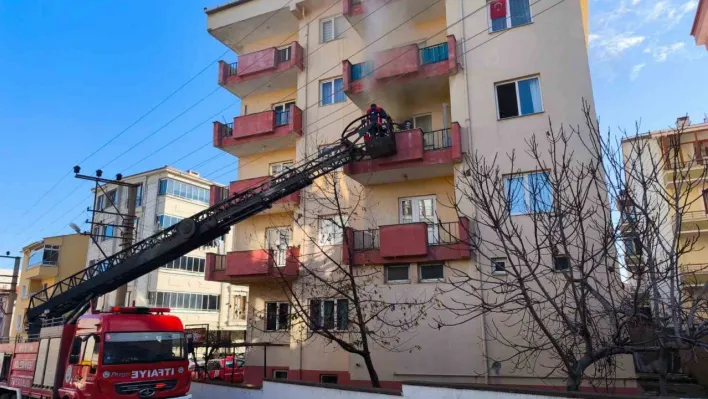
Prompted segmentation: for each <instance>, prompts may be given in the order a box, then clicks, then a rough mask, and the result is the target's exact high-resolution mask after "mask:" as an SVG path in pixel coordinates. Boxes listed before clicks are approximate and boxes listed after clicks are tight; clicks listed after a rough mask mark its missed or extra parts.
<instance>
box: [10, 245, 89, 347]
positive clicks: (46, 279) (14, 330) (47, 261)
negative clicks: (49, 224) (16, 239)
mask: <svg viewBox="0 0 708 399" xmlns="http://www.w3.org/2000/svg"><path fill="white" fill-rule="evenodd" d="M88 242H89V237H88V236H86V235H81V234H69V235H63V236H54V237H46V238H44V239H42V240H41V241H37V242H33V243H32V244H29V245H27V246H26V247H24V248H22V265H21V267H20V276H19V279H18V281H17V287H18V296H17V300H16V301H15V308H14V311H13V312H12V327H11V328H10V337H11V338H12V337H15V336H18V335H24V334H25V328H24V315H25V313H26V312H27V308H28V307H29V302H30V301H29V298H30V297H31V296H32V295H33V294H35V293H37V292H39V291H41V290H43V289H45V288H47V287H48V286H51V285H53V284H54V283H55V282H57V281H60V280H62V279H64V278H66V277H69V276H71V275H72V274H74V273H78V272H79V271H80V270H81V269H83V268H84V266H85V265H86V253H87V251H88Z"/></svg>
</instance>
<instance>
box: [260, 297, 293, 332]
mask: <svg viewBox="0 0 708 399" xmlns="http://www.w3.org/2000/svg"><path fill="white" fill-rule="evenodd" d="M271 303H274V304H275V329H274V330H271V329H268V305H269V304H271ZM281 305H287V307H288V316H287V317H288V318H287V325H286V326H285V328H280V306H281ZM290 314H291V309H290V303H289V302H280V301H267V302H266V303H265V317H264V318H263V321H264V322H265V329H264V331H265V332H280V331H290Z"/></svg>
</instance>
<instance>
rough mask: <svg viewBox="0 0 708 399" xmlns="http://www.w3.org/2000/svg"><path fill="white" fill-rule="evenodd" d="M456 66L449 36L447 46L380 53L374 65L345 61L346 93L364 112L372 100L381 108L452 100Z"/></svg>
mask: <svg viewBox="0 0 708 399" xmlns="http://www.w3.org/2000/svg"><path fill="white" fill-rule="evenodd" d="M399 1H401V0H399ZM406 1H407V0H406ZM457 65H458V59H457V41H456V40H455V36H452V35H450V36H448V37H447V42H445V43H440V44H437V45H434V46H429V47H424V48H419V47H418V45H417V44H411V45H408V46H404V47H396V48H393V49H389V50H384V51H379V52H378V53H376V54H375V55H374V59H373V60H371V61H366V62H362V63H359V64H352V63H351V62H350V61H349V60H345V61H343V62H342V68H343V70H342V76H343V77H344V82H343V90H344V92H345V93H346V94H347V96H348V97H349V98H350V99H351V100H352V101H353V102H354V103H355V104H357V105H358V106H359V108H362V109H366V107H367V106H368V105H369V104H368V103H369V102H370V101H369V100H370V99H371V98H372V96H373V98H376V99H377V102H378V103H381V104H386V103H397V102H400V100H401V99H402V98H409V99H410V98H418V97H420V96H421V94H423V93H424V94H425V96H426V97H429V98H434V97H446V96H447V97H449V91H450V88H449V76H450V75H454V74H456V73H457V69H458V67H457Z"/></svg>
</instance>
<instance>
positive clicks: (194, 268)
mask: <svg viewBox="0 0 708 399" xmlns="http://www.w3.org/2000/svg"><path fill="white" fill-rule="evenodd" d="M205 265H206V259H204V258H197V257H194V256H180V257H179V258H177V259H174V260H172V261H170V262H168V263H166V264H165V265H164V266H162V267H163V268H164V269H174V270H183V271H186V272H193V273H204V267H205Z"/></svg>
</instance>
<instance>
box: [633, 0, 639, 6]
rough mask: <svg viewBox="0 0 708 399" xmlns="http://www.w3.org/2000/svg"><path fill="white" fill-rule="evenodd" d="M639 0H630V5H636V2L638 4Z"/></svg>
mask: <svg viewBox="0 0 708 399" xmlns="http://www.w3.org/2000/svg"><path fill="white" fill-rule="evenodd" d="M640 1H641V0H632V5H633V6H636V5H637V4H639V2H640Z"/></svg>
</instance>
